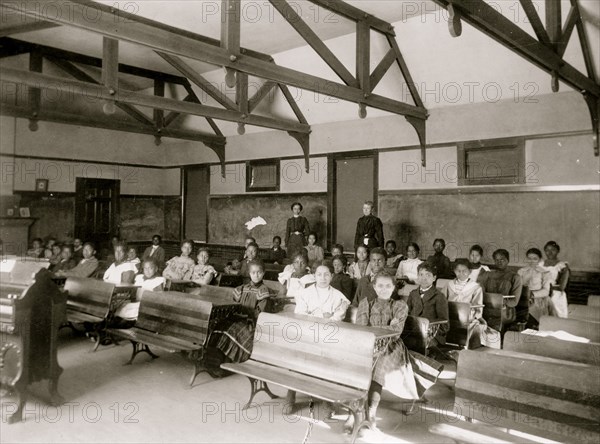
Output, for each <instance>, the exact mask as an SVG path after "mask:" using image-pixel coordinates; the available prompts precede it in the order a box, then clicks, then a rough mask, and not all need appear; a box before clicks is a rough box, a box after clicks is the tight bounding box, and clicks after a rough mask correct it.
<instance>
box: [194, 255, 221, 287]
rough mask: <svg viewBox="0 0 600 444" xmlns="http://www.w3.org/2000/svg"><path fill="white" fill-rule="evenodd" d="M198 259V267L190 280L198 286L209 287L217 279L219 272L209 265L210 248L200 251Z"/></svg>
mask: <svg viewBox="0 0 600 444" xmlns="http://www.w3.org/2000/svg"><path fill="white" fill-rule="evenodd" d="M197 258H198V265H196V266H195V267H194V268H193V269H192V274H191V275H190V277H189V280H190V281H193V282H194V283H195V284H198V285H209V284H210V283H211V282H212V281H213V279H214V278H216V277H217V271H216V270H215V267H213V266H212V265H209V264H208V261H209V260H210V252H209V251H208V248H206V247H201V248H200V249H199V250H198V256H197Z"/></svg>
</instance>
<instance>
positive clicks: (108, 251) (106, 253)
mask: <svg viewBox="0 0 600 444" xmlns="http://www.w3.org/2000/svg"><path fill="white" fill-rule="evenodd" d="M121 242H123V241H122V240H121V239H120V238H119V236H117V235H115V236H113V237H111V238H110V247H109V248H103V249H102V250H101V252H100V257H103V258H104V259H105V260H106V262H107V263H109V264H112V263H113V262H114V261H115V256H114V251H115V246H116V245H117V244H119V243H121ZM125 255H127V252H125Z"/></svg>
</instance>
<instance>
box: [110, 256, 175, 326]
mask: <svg viewBox="0 0 600 444" xmlns="http://www.w3.org/2000/svg"><path fill="white" fill-rule="evenodd" d="M134 283H135V285H139V286H140V288H139V289H138V292H137V294H138V297H137V301H135V302H127V303H125V304H124V305H122V306H120V307H119V308H118V309H117V310H116V311H115V317H114V319H113V320H112V322H111V327H112V328H131V327H133V325H134V324H135V321H136V319H137V317H138V313H139V311H140V300H141V298H142V297H143V295H144V291H145V290H147V291H162V290H163V288H164V285H165V278H164V277H162V276H161V275H160V274H158V264H157V263H156V261H155V260H154V259H152V258H148V259H146V260H145V261H144V262H143V264H142V273H141V274H138V275H136V276H135V280H134Z"/></svg>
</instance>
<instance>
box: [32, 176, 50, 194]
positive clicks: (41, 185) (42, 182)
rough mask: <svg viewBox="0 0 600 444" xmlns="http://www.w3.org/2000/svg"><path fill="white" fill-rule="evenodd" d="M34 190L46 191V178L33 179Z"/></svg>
mask: <svg viewBox="0 0 600 444" xmlns="http://www.w3.org/2000/svg"><path fill="white" fill-rule="evenodd" d="M35 191H39V192H42V193H45V192H46V191H48V179H35Z"/></svg>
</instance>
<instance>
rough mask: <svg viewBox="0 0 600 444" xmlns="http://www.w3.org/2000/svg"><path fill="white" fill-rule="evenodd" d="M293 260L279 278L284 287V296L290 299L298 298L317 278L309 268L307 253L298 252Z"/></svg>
mask: <svg viewBox="0 0 600 444" xmlns="http://www.w3.org/2000/svg"><path fill="white" fill-rule="evenodd" d="M292 260H293V261H292V263H291V264H290V265H286V267H285V268H284V269H283V271H282V272H281V273H279V276H278V278H277V279H278V280H279V283H280V284H281V285H282V286H283V287H282V289H283V293H284V295H285V296H288V297H296V296H297V295H298V294H299V293H300V291H302V290H303V289H304V288H306V287H307V286H308V285H311V284H313V283H314V282H315V276H314V274H312V273H311V272H310V268H308V257H307V255H306V251H303V252H297V253H296V254H295V255H294V257H293V258H292Z"/></svg>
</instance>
